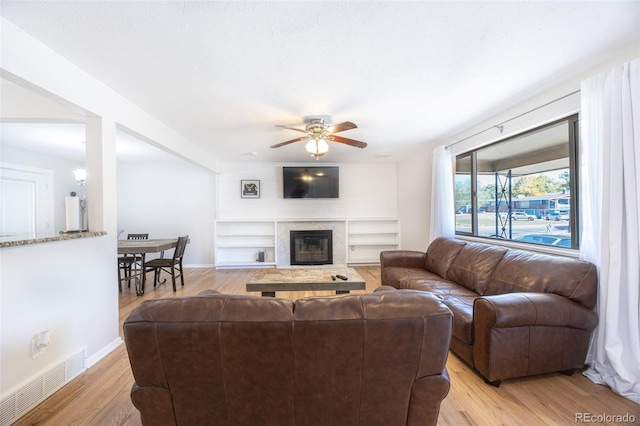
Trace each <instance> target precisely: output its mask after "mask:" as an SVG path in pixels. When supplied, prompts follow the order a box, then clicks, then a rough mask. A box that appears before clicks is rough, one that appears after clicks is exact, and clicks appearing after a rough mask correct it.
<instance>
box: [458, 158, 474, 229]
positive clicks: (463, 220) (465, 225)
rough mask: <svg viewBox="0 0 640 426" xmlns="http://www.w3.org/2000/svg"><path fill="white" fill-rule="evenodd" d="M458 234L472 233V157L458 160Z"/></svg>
mask: <svg viewBox="0 0 640 426" xmlns="http://www.w3.org/2000/svg"><path fill="white" fill-rule="evenodd" d="M455 186H456V187H455V199H456V206H455V207H456V232H459V233H471V156H470V155H466V156H459V157H458V158H457V159H456V178H455Z"/></svg>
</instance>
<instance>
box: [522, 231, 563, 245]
mask: <svg viewBox="0 0 640 426" xmlns="http://www.w3.org/2000/svg"><path fill="white" fill-rule="evenodd" d="M516 241H520V242H522V243H534V244H544V245H548V246H556V247H568V248H571V235H570V234H526V235H523V236H521V237H518V238H516Z"/></svg>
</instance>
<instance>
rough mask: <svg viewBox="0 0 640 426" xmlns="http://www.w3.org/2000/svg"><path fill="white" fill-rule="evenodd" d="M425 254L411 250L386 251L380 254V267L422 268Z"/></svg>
mask: <svg viewBox="0 0 640 426" xmlns="http://www.w3.org/2000/svg"><path fill="white" fill-rule="evenodd" d="M426 257H427V254H426V253H425V252H423V251H413V250H387V251H381V252H380V267H381V268H384V267H388V266H395V267H401V268H424V265H425V260H426Z"/></svg>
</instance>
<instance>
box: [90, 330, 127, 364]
mask: <svg viewBox="0 0 640 426" xmlns="http://www.w3.org/2000/svg"><path fill="white" fill-rule="evenodd" d="M123 343H124V341H123V340H122V338H121V337H120V336H118V338H117V339H114V340H113V341H112V342H111V343H109V344H108V345H106V346H104V347H103V348H102V349H100V350H99V351H97V352H96V353H95V354H93V355H91V356H90V357H88V358H87V368H91V367H93V366H94V365H95V364H96V363H97V362H98V361H100V360H101V359H102V358H104V357H105V356H107V355H109V354H110V353H111V352H113V351H115V350H116V348H117V347H118V346H120V345H121V344H123Z"/></svg>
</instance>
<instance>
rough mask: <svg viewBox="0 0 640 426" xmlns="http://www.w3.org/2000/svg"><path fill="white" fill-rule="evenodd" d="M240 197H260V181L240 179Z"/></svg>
mask: <svg viewBox="0 0 640 426" xmlns="http://www.w3.org/2000/svg"><path fill="white" fill-rule="evenodd" d="M240 197H242V198H260V181H259V180H241V181H240Z"/></svg>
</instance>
